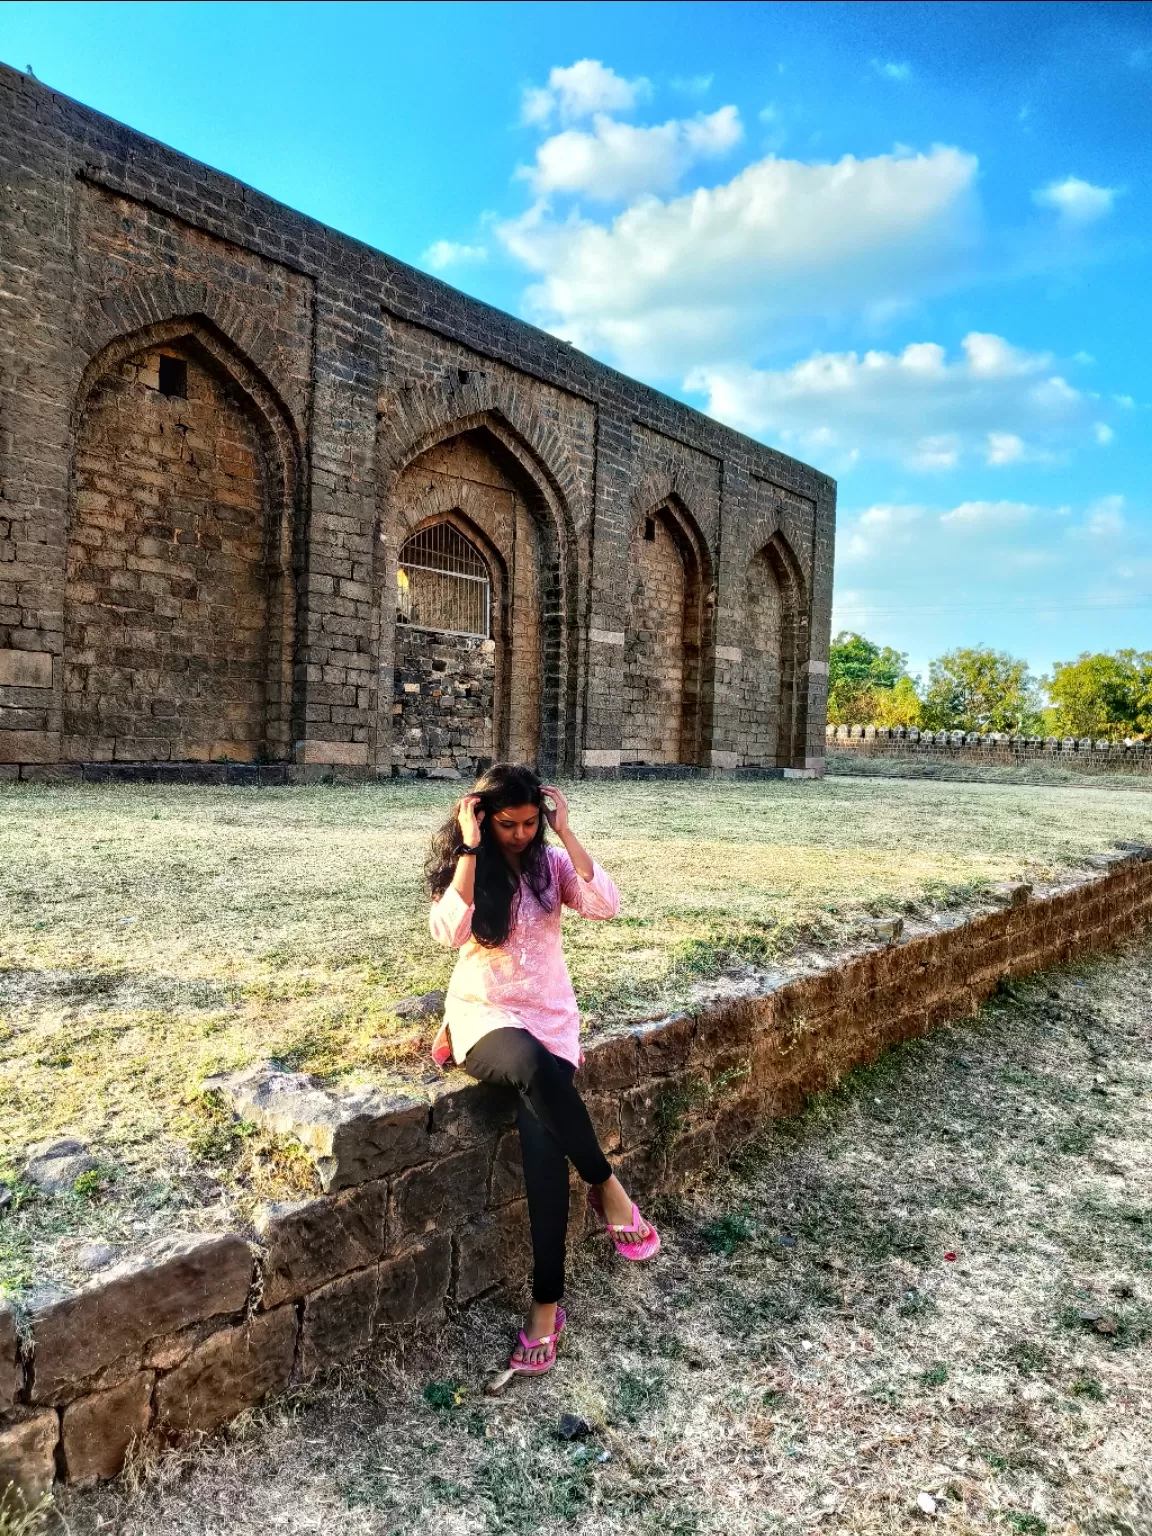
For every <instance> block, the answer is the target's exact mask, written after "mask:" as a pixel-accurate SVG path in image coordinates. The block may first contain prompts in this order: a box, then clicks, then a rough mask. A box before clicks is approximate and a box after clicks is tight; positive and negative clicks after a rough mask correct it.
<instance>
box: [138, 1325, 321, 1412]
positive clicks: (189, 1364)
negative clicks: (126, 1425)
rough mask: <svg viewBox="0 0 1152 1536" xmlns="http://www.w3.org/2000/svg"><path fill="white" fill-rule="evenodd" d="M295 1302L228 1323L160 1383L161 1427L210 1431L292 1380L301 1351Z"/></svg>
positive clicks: (158, 1398) (158, 1397) (158, 1409)
mask: <svg viewBox="0 0 1152 1536" xmlns="http://www.w3.org/2000/svg"><path fill="white" fill-rule="evenodd" d="M296 1332H297V1317H296V1308H295V1307H294V1306H286V1307H277V1308H276V1309H275V1311H272V1312H260V1313H257V1315H256V1316H255V1317H250V1318H249V1319H248V1320H247V1321H246V1322H244V1323H241V1324H240V1325H239V1326H238V1327H235V1328H223V1329H221V1330H220V1331H219V1332H218V1333H214V1334H212V1335H211V1336H210V1337H209V1338H207V1339H205V1340H204V1342H203V1343H202V1344H201V1345H200V1346H199V1347H198V1348H197V1349H194V1350H193V1351H192V1353H191V1354H190V1355H189V1356H188V1357H187V1359H185V1360H184V1361H183V1362H182V1363H181V1364H180V1365H178V1366H177V1367H176V1368H175V1370H173V1371H170V1372H169V1373H168V1375H167V1376H162V1377H161V1378H160V1380H159V1382H158V1383H157V1385H156V1426H157V1428H158V1429H160V1430H162V1431H164V1432H165V1433H168V1434H180V1433H183V1432H185V1431H188V1430H203V1431H208V1430H212V1429H215V1428H216V1426H217V1425H218V1424H224V1423H226V1422H227V1420H229V1419H232V1418H235V1417H236V1415H237V1414H238V1413H240V1412H241V1411H242V1410H243V1409H245V1408H251V1407H253V1406H254V1405H255V1404H256V1403H258V1402H260V1400H261V1399H262V1398H264V1397H266V1396H267V1395H268V1393H269V1392H278V1391H281V1390H282V1389H283V1388H284V1387H286V1386H287V1385H288V1378H289V1377H290V1376H291V1374H292V1363H293V1360H294V1358H295V1353H296Z"/></svg>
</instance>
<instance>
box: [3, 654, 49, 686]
mask: <svg viewBox="0 0 1152 1536" xmlns="http://www.w3.org/2000/svg"><path fill="white" fill-rule="evenodd" d="M51 686H52V657H51V655H50V654H49V652H47V651H12V650H7V651H5V650H0V688H51Z"/></svg>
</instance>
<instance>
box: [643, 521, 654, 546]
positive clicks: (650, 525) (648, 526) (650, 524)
mask: <svg viewBox="0 0 1152 1536" xmlns="http://www.w3.org/2000/svg"><path fill="white" fill-rule="evenodd" d="M644 539H645V542H646V543H648V544H655V542H656V519H655V518H654V517H646V518H645V519H644Z"/></svg>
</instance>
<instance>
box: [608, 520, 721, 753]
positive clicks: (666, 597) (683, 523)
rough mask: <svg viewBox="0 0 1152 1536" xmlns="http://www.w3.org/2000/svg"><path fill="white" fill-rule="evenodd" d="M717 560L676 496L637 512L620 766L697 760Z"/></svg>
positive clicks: (706, 732)
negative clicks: (714, 565) (714, 563)
mask: <svg viewBox="0 0 1152 1536" xmlns="http://www.w3.org/2000/svg"><path fill="white" fill-rule="evenodd" d="M712 587H713V573H712V561H711V556H710V554H709V551H708V545H707V541H706V540H705V539H704V536H703V534H702V533H701V531H700V527H699V525H698V523H697V522H696V520H695V518H694V517H693V516H692V514H691V512H690V511H689V510H688V508H687V507H686V506H685V505H684V503H683V501H681V499H680V498H679V497H678V496H677V495H675V494H674V493H672V494H670V495H668V496H666V497H664V498H663V499H662V500H661V501H659V502H657V503H655V504H654V505H652V506H650V507H648V508H647V509H646V510H644V511H642V512H641V513H640V514H639V516H637V518H636V520H635V522H634V524H633V528H632V533H631V537H630V539H629V542H628V608H627V617H626V620H625V631H624V718H623V730H622V755H621V761H622V762H623V763H654V764H699V763H701V762H703V761H705V760H706V754H707V746H708V738H709V737H710V734H711V731H710V724H711V722H710V719H708V718H706V710H705V704H706V700H707V697H708V693H709V690H708V688H707V687H706V681H707V675H708V673H709V672H710V665H711V651H712V617H713V611H714V603H713V601H712Z"/></svg>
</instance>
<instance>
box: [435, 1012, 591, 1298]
mask: <svg viewBox="0 0 1152 1536" xmlns="http://www.w3.org/2000/svg"><path fill="white" fill-rule="evenodd" d="M464 1070H465V1072H467V1073H469V1074H470V1075H471V1076H472V1077H474V1078H477V1079H478V1080H479V1081H480V1082H482V1083H499V1084H504V1085H506V1086H508V1087H511V1088H515V1089H516V1091H517V1092H518V1093H519V1095H520V1103H519V1105H518V1107H517V1110H516V1127H517V1129H518V1130H519V1132H520V1151H521V1154H522V1156H523V1159H524V1187H525V1189H526V1190H527V1193H528V1221H529V1224H530V1226H531V1228H532V1295H533V1297H534V1298H535V1300H536V1301H539V1302H542V1303H546V1304H550V1303H552V1302H555V1301H559V1300H560V1298H561V1296H563V1294H564V1248H565V1240H566V1238H567V1236H568V1161H569V1159H571V1161H572V1163H573V1166H574V1167H575V1169H576V1172H577V1173H578V1174H579V1175H580V1177H581V1178H582V1179H583V1180H584V1181H585V1182H586V1183H588V1184H603V1183H604V1182H605V1180H606V1179H609V1178H611V1177H612V1169H611V1167H610V1166H609V1163H608V1159H607V1158H606V1157H605V1156H604V1153H603V1152H602V1151H601V1150H600V1143H599V1141H598V1140H597V1137H596V1132H595V1130H594V1129H593V1127H592V1121H591V1119H590V1118H589V1115H588V1111H587V1109H586V1108H585V1107H584V1101H583V1099H582V1098H581V1097H580V1094H579V1091H578V1090H577V1088H576V1085H575V1083H574V1082H573V1081H572V1079H573V1077H574V1076H575V1074H576V1068H575V1067H574V1066H573V1065H572V1064H571V1062H568V1061H564V1060H563V1058H562V1057H560V1056H554V1055H553V1054H552V1052H551V1051H549V1050H548V1049H547V1048H546V1047H545V1046H543V1045H541V1044H540V1042H539V1040H537V1039H536V1038H535V1036H533V1035H530V1034H529V1033H528V1031H527V1030H526V1029H494V1030H492V1031H491V1032H490V1033H489V1034H487V1035H483V1036H481V1038H480V1039H479V1040H477V1042H476V1044H475V1045H474V1046H473V1047H472V1049H471V1050H470V1051H469V1052H468V1055H467V1056H466V1057H465V1060H464Z"/></svg>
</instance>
